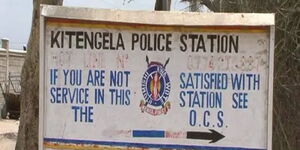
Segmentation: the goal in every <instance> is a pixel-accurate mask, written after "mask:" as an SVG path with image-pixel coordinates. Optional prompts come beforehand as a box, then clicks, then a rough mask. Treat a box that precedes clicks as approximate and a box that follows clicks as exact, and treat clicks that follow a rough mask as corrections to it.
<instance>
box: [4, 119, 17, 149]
mask: <svg viewBox="0 0 300 150" xmlns="http://www.w3.org/2000/svg"><path fill="white" fill-rule="evenodd" d="M18 129H19V120H8V119H0V146H1V148H0V149H1V150H14V149H15V146H16V140H17V134H18Z"/></svg>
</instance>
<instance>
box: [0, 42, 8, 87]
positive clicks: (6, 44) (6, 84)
mask: <svg viewBox="0 0 300 150" xmlns="http://www.w3.org/2000/svg"><path fill="white" fill-rule="evenodd" d="M1 42H2V48H4V49H6V75H5V88H6V89H5V90H6V91H7V87H8V80H9V40H8V39H1Z"/></svg>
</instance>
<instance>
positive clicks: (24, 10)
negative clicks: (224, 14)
mask: <svg viewBox="0 0 300 150" xmlns="http://www.w3.org/2000/svg"><path fill="white" fill-rule="evenodd" d="M32 3H33V2H32V0H0V39H2V38H6V39H9V42H10V43H9V44H10V48H11V49H23V45H26V44H27V41H28V38H29V34H30V29H31V21H32ZM154 4H155V0H132V1H130V2H129V0H64V4H63V5H64V6H74V7H91V8H105V9H122V10H149V11H151V10H153V9H154ZM187 6H188V4H187V3H182V2H180V0H172V4H171V11H184V10H186V8H187Z"/></svg>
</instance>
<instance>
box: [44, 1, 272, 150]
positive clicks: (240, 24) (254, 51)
mask: <svg viewBox="0 0 300 150" xmlns="http://www.w3.org/2000/svg"><path fill="white" fill-rule="evenodd" d="M273 44H274V15H273V14H214V13H210V14H199V13H182V12H145V11H137V12H132V11H120V10H96V9H84V8H69V7H55V6H44V7H43V9H42V13H41V51H40V87H41V88H40V108H41V109H40V149H68V148H70V149H102V148H157V149H159V148H161V149H163V148H168V149H172V148H173V149H225V150H229V149H230V150H232V149H240V150H243V149H258V150H262V149H271V137H272V136H271V135H272V83H273V82H272V80H273V78H272V75H273V51H274V47H273Z"/></svg>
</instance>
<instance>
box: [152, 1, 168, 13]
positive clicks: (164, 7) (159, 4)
mask: <svg viewBox="0 0 300 150" xmlns="http://www.w3.org/2000/svg"><path fill="white" fill-rule="evenodd" d="M170 6H171V0H156V2H155V10H156V11H170Z"/></svg>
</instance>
